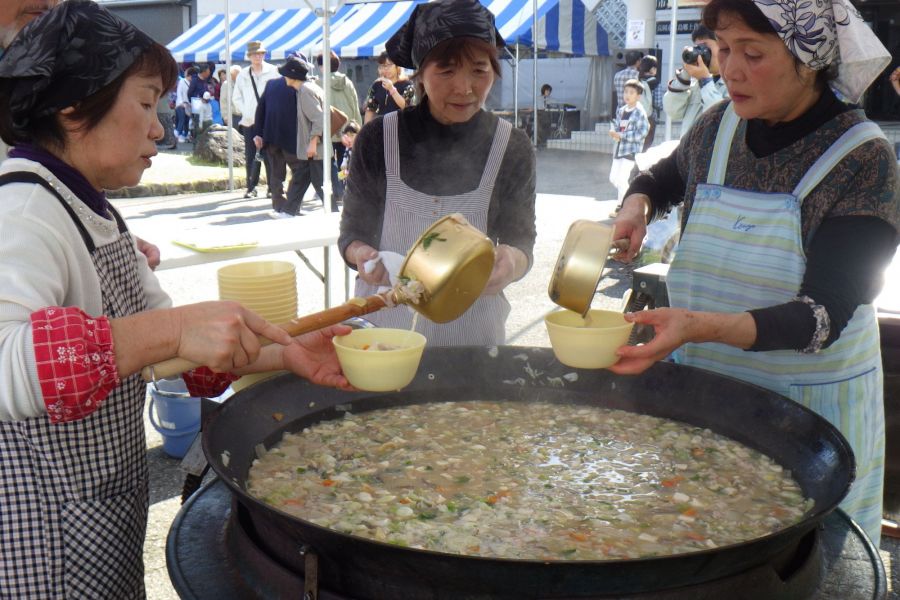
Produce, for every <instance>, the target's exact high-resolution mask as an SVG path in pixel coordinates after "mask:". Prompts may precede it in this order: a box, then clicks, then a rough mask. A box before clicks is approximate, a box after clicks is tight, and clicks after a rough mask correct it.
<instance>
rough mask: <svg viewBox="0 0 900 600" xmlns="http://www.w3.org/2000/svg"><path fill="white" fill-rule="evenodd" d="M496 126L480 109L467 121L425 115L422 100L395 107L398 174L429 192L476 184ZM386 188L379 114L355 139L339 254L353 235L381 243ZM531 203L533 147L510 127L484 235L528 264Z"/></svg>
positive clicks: (451, 191) (448, 191) (532, 231)
mask: <svg viewBox="0 0 900 600" xmlns="http://www.w3.org/2000/svg"><path fill="white" fill-rule="evenodd" d="M496 128H497V116H496V115H493V114H491V113H488V112H485V111H481V112H479V113H478V114H476V115H475V116H474V117H472V119H470V120H469V121H467V122H466V123H460V124H455V125H442V124H441V123H438V122H437V121H435V120H434V118H433V117H432V116H431V112H430V111H429V109H428V102H427V99H425V100H424V101H423V102H422V103H420V104H419V105H417V106H412V107H408V108H406V109H404V110H403V111H400V113H399V117H398V124H397V134H398V145H399V151H400V177H401V179H402V180H403V181H404V183H406V184H407V185H408V186H409V187H411V188H413V189H415V190H418V191H419V192H422V193H423V194H429V195H435V196H451V195H457V194H462V193H464V192H467V191H471V190H473V189H475V188H477V187H478V184H479V182H480V181H481V176H482V173H483V171H484V168H485V165H486V163H487V158H488V154H489V153H490V149H491V144H492V143H493V139H494V132H495V130H496ZM386 193H387V178H386V169H385V163H384V127H383V118H382V117H377V118H375V119H373V120H372V121H370V122H369V123H367V124H366V125H365V126H364V127H363V128H362V130H361V131H360V132H359V135H358V136H357V137H356V141H355V142H354V144H353V154H352V158H351V163H350V176H349V177H348V178H347V188H346V191H345V192H344V211H343V214H342V216H341V233H340V237H339V239H338V247H339V248H340V251H341V256H344V257H345V260H346V256H345V251H346V249H347V246H349V245H350V243H351V242H353V241H354V240H359V241H361V242H364V243H366V244H368V245H370V246H372V247H373V248H378V247H379V242H380V240H381V229H382V223H383V220H384V208H385V196H386ZM534 202H535V156H534V150H533V148H532V147H531V143H530V142H529V140H528V137H527V136H526V135H525V133H524V132H523V131H522V130H520V129H513V130H512V132H511V134H510V137H509V142H508V144H507V146H506V153H505V154H504V155H503V160H502V162H501V163H500V170H499V171H498V173H497V180H496V182H495V183H494V190H493V193H492V195H491V201H490V206H489V208H488V225H487V231H486V232H485V233H486V234H487V236H488V237H489V238H490V239H491V240H493V241H494V243H496V244H507V245H509V246H513V247H515V248H518V249H519V250H521V251H522V252H524V253H525V256H526V257H528V266H529V269H530V268H531V264H532V261H533V250H534V240H535V236H536V228H535V222H534V220H535V216H534V210H535V208H534ZM350 266H351V267H353V268H355V267H356V265H352V264H351V265H350Z"/></svg>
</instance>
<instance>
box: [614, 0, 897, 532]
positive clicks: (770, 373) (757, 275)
mask: <svg viewBox="0 0 900 600" xmlns="http://www.w3.org/2000/svg"><path fill="white" fill-rule="evenodd" d="M703 22H704V25H706V26H707V27H709V28H710V29H711V30H713V31H714V32H715V34H716V38H717V40H718V62H719V65H720V72H721V74H722V77H723V79H724V80H725V82H726V84H727V86H728V94H729V96H730V98H731V99H730V100H726V101H723V102H720V103H719V104H717V105H715V106H712V107H711V108H709V109H708V110H706V111H705V112H704V113H703V114H702V115H700V116H699V117H698V118H697V121H695V123H694V125H693V126H692V127H691V129H690V131H688V132H687V134H686V136H685V137H683V138H681V143H680V145H679V146H678V148H677V150H676V151H675V152H674V154H672V155H671V156H669V157H667V158H664V159H663V160H661V161H659V162H658V163H656V164H655V165H653V166H652V167H651V168H650V169H649V171H648V172H646V173H642V174H641V175H640V176H639V177H637V178H636V179H635V180H634V181H633V182H632V184H631V187H630V188H629V190H628V192H627V194H626V197H625V202H624V205H623V207H622V210H621V211H620V212H619V216H618V217H617V219H616V237H617V238H619V237H628V238H630V240H631V247H630V248H629V249H628V250H627V252H626V253H625V256H624V258H632V257H634V255H635V254H636V253H637V252H638V251H639V249H640V245H641V242H642V240H643V239H644V234H645V233H646V225H647V220H648V219H649V218H652V217H653V216H661V215H664V214H666V213H667V212H668V211H669V210H670V209H671V208H672V207H673V206H676V205H680V206H681V207H682V215H681V231H682V234H681V240H680V242H679V245H678V251H677V253H676V255H675V260H674V262H673V263H672V266H671V268H670V269H669V274H668V277H667V285H668V292H669V300H670V302H671V305H672V307H671V308H662V309H657V310H652V311H642V312H640V313H635V314H634V315H633V316H629V317H627V318H628V319H629V320H633V321H634V322H635V323H642V324H645V325H652V326H653V327H654V329H655V331H656V337H654V339H653V340H651V341H650V342H649V343H647V344H644V345H642V346H628V347H623V348H620V349H619V351H618V352H619V354H620V355H621V356H622V359H621V360H620V361H619V362H618V363H617V364H616V365H615V366H613V367H612V370H613V371H615V372H617V373H621V374H626V373H627V374H633V373H638V372H640V371H643V370H644V369H646V368H648V367H650V366H651V365H652V364H653V362H654V361H656V360H660V359H664V358H666V357H667V356H669V354H670V353H673V351H674V359H675V360H676V361H677V362H679V363H682V364H687V365H692V366H695V367H699V368H703V369H707V370H711V371H715V372H718V373H723V374H725V375H731V376H733V377H737V378H739V379H742V380H744V381H748V382H750V383H754V384H757V385H760V386H762V387H765V388H768V389H770V390H773V391H775V392H778V393H780V394H782V395H784V396H787V397H789V398H791V399H792V400H795V401H796V402H798V403H800V404H802V405H804V406H806V407H807V408H809V409H811V410H814V411H815V412H817V413H818V414H820V415H822V416H823V417H824V418H826V419H828V420H829V421H830V422H831V423H832V424H833V425H834V426H835V427H837V428H838V429H839V430H840V431H841V433H842V434H843V435H844V436H845V437H846V438H847V440H848V441H849V442H850V445H851V446H852V448H853V453H854V455H855V457H856V480H855V481H854V483H853V487H852V488H851V490H850V492H849V494H848V495H847V496H846V498H845V499H844V501H843V502H842V503H841V508H842V509H844V510H845V511H846V512H847V513H848V514H849V515H850V516H851V517H852V518H853V519H854V520H855V521H856V522H857V523H859V524H860V526H862V528H863V529H864V530H865V531H866V533H867V534H868V535H869V537H870V538H871V539H872V541H873V542H874V543H875V545H876V546H877V545H878V539H879V536H880V531H881V503H882V496H883V488H884V456H885V439H884V406H883V391H884V390H883V383H882V364H881V352H880V348H879V343H878V322H877V319H876V316H875V310H874V308H873V306H872V301H873V300H874V298H875V297H876V296H877V294H878V291H879V289H880V288H881V286H882V285H883V279H882V273H883V271H884V269H885V267H886V266H887V265H888V264H889V263H890V261H891V258H892V257H893V255H894V252H895V250H896V247H897V242H898V240H900V236H898V231H900V173H898V169H897V164H896V159H895V157H894V156H893V152H892V150H891V147H890V145H889V144H888V141H887V140H886V139H885V137H884V133H883V132H882V131H881V129H880V128H879V127H878V126H877V125H875V124H874V123H872V122H870V121H868V120H867V119H866V116H865V113H864V112H863V111H862V110H859V108H858V107H856V106H853V105H852V104H849V103H850V102H854V103H855V102H858V101H859V99H860V97H861V96H862V94H863V92H864V91H865V90H866V88H868V87H869V85H870V84H871V83H872V81H874V79H875V78H876V77H877V76H878V75H879V73H880V72H881V71H882V70H883V69H884V68H885V67H886V66H887V64H888V63H889V62H890V54H888V52H887V50H886V49H885V48H884V46H883V45H882V44H881V42H880V41H879V40H878V38H876V37H875V34H874V33H873V32H872V30H871V29H869V27H868V26H867V25H866V23H865V22H864V21H863V20H862V19H861V17H860V16H859V14H858V13H857V12H856V9H854V8H853V6H852V5H851V4H850V2H849V0H825V1H820V2H813V3H810V2H802V1H800V0H779V1H778V2H772V1H770V0H711V1H710V2H709V3H708V4H707V5H706V7H705V8H704V9H703ZM838 94H839V95H838ZM842 99H844V100H842ZM722 401H723V402H727V401H728V399H727V398H723V399H722Z"/></svg>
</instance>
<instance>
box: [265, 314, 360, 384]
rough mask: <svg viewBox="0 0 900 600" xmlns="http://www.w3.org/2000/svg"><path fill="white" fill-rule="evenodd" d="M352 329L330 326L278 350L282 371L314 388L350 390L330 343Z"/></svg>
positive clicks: (298, 338) (304, 335) (303, 336)
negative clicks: (335, 337)
mask: <svg viewBox="0 0 900 600" xmlns="http://www.w3.org/2000/svg"><path fill="white" fill-rule="evenodd" d="M351 331H353V329H352V328H351V327H348V326H347V325H333V326H331V327H326V328H324V329H319V330H318V331H313V332H310V333H306V334H303V335H300V336H297V337H295V338H294V343H293V344H290V345H288V346H285V347H284V349H283V350H282V354H281V357H282V360H283V361H284V368H285V369H288V370H290V371H291V372H293V373H294V374H295V375H299V376H300V377H303V378H304V379H307V380H309V381H311V382H312V383H315V384H317V385H325V386H330V387H336V388H338V389H342V390H348V391H349V390H353V389H354V388H353V386H351V385H350V382H348V381H347V378H346V377H344V374H343V373H342V372H341V365H340V363H339V362H338V358H337V353H336V352H335V350H334V344H333V343H332V342H331V339H332V338H333V337H334V336H336V335H348V334H349V333H350V332H351Z"/></svg>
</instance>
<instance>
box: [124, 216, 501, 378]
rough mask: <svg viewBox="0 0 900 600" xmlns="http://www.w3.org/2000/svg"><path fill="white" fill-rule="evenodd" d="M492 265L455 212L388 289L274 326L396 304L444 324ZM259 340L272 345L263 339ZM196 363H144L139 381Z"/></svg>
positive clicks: (320, 323)
mask: <svg viewBox="0 0 900 600" xmlns="http://www.w3.org/2000/svg"><path fill="white" fill-rule="evenodd" d="M493 268H494V245H493V243H491V240H489V239H488V238H487V237H485V235H484V233H482V232H481V231H479V230H478V229H476V228H475V227H472V226H471V225H470V224H469V223H468V222H467V221H466V220H465V218H464V217H462V216H461V215H447V216H445V217H443V218H441V219H439V220H438V221H436V222H435V223H434V224H432V225H431V227H429V228H428V229H427V230H426V231H425V232H424V233H423V234H422V235H421V236H420V237H419V239H418V240H417V241H416V243H415V244H414V245H413V247H412V248H410V250H409V252H407V254H406V259H405V260H404V261H403V265H402V266H401V267H400V274H399V277H398V279H399V280H400V283H399V284H398V285H396V286H394V287H393V288H392V289H390V290H387V291H385V292H383V293H380V294H375V295H372V296H368V297H366V298H351V299H350V300H348V301H347V302H345V303H344V304H341V305H340V306H335V307H333V308H329V309H326V310H323V311H319V312H316V313H312V314H309V315H305V316H302V317H297V318H296V319H292V320H291V321H289V322H287V323H281V324H279V325H278V327H279V328H281V329H283V330H284V331H286V332H288V333H289V334H290V335H291V336H297V335H301V334H304V333H308V332H310V331H315V330H317V329H321V328H323V327H327V326H329V325H335V324H337V323H340V322H342V321H345V320H347V319H349V318H351V317H359V316H362V315H366V314H368V313H372V312H375V311H378V310H381V309H382V308H385V307H389V306H396V305H399V304H406V305H408V306H410V307H412V308H413V309H414V310H415V311H416V312H418V313H421V314H422V315H423V316H425V317H427V318H428V319H430V320H432V321H434V322H435V323H446V322H448V321H452V320H454V319H456V318H458V317H459V316H460V315H462V314H463V313H464V312H466V310H468V309H469V307H470V306H472V304H474V302H475V300H477V299H478V296H480V295H481V292H482V290H484V286H485V285H486V284H487V281H488V278H490V275H491V270H492V269H493ZM412 282H418V283H412ZM260 342H261V343H262V344H263V345H266V344H271V343H272V342H271V341H270V340H268V339H265V338H260ZM198 366H199V365H197V364H195V363H192V362H191V361H189V360H187V359H183V358H172V359H169V360H165V361H162V362H159V363H156V364H154V365H150V366H147V367H144V369H143V370H142V371H141V374H142V375H143V377H144V380H145V381H155V380H158V379H165V378H168V377H172V376H175V375H178V374H180V373H184V372H185V371H189V370H191V369H194V368H196V367H198Z"/></svg>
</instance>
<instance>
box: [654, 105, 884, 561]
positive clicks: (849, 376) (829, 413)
mask: <svg viewBox="0 0 900 600" xmlns="http://www.w3.org/2000/svg"><path fill="white" fill-rule="evenodd" d="M739 121H740V119H739V117H738V116H737V115H736V114H735V113H734V110H733V108H732V107H731V106H729V108H728V109H727V110H726V111H725V114H724V116H723V118H722V122H721V124H720V125H719V131H718V134H717V137H716V142H715V146H714V149H713V156H712V163H711V164H710V168H709V174H708V176H707V182H706V183H704V184H700V185H699V186H698V187H697V192H696V196H695V198H694V205H693V208H692V209H691V214H690V216H689V218H688V221H687V225H686V227H685V230H684V235H683V236H682V238H681V243H680V244H679V247H678V253H677V254H676V256H675V260H674V262H673V263H672V266H671V269H670V270H669V275H668V288H669V298H670V300H671V304H672V306H677V307H681V308H687V309H689V310H695V311H715V312H730V313H735V312H741V311H745V310H748V309H752V308H759V307H764V306H773V305H778V304H782V303H785V302H789V301H791V300H792V299H793V298H794V297H795V296H796V294H797V290H799V289H800V284H801V282H802V279H803V273H804V271H805V269H806V257H805V255H804V252H803V244H802V240H801V225H800V206H801V204H802V202H803V199H804V198H805V197H806V195H807V194H809V193H810V192H811V191H812V190H813V189H814V188H815V187H816V186H817V185H818V184H819V183H820V182H821V181H822V179H823V178H824V177H825V176H826V175H827V174H828V173H829V172H830V171H831V169H832V168H834V167H835V165H837V164H838V163H839V162H840V161H841V160H842V159H843V158H844V157H845V156H846V155H847V154H848V153H849V152H850V151H852V150H853V149H854V148H856V147H857V146H859V145H860V144H862V143H864V142H866V141H868V140H871V139H874V138H876V137H879V136H882V135H883V134H882V133H881V130H880V129H879V128H878V127H877V126H876V125H875V124H874V123H869V122H865V123H859V124H857V125H855V126H853V127H851V128H850V129H848V130H847V131H846V132H845V133H844V134H843V135H842V136H841V137H840V139H838V140H837V141H836V142H835V143H834V144H833V145H832V146H831V148H829V149H828V150H827V151H826V152H825V153H824V154H823V155H822V156H821V157H820V158H819V159H818V160H817V161H816V163H815V164H814V165H813V166H812V167H811V168H810V169H809V171H807V172H806V174H805V175H804V176H803V177H802V179H801V180H800V182H799V183H798V184H797V187H796V188H795V189H794V190H793V191H792V192H791V193H789V194H788V193H759V192H750V191H746V190H738V189H732V188H728V187H725V186H724V185H723V183H724V181H725V171H726V168H727V165H728V156H729V152H730V149H731V144H732V140H733V138H734V135H735V131H736V130H737V127H738V124H739ZM675 360H676V362H680V363H682V364H688V365H693V366H696V367H700V368H702V369H706V370H710V371H715V372H718V373H722V374H725V375H729V376H732V377H737V378H738V379H742V380H744V381H748V382H750V383H754V384H756V385H759V386H762V387H764V388H767V389H770V390H772V391H774V392H777V393H779V394H782V395H784V396H787V397H788V398H790V399H792V400H794V401H796V402H799V403H800V404H802V405H804V406H806V407H807V408H810V409H811V410H813V411H815V412H816V413H818V414H819V415H821V416H823V417H824V418H825V419H827V420H828V421H829V422H831V423H832V424H833V425H834V426H835V427H837V428H838V429H839V430H840V431H841V433H842V434H843V435H844V437H846V438H847V440H848V441H849V442H850V445H851V447H852V448H853V452H854V454H855V456H856V480H855V482H854V483H853V487H852V488H851V490H850V493H849V494H848V495H847V497H846V498H845V499H844V501H843V502H842V503H841V508H842V509H844V510H845V511H846V512H847V513H848V514H849V515H850V516H851V517H852V518H853V519H854V520H855V521H856V522H857V523H859V524H860V525H861V526H862V528H863V529H864V530H865V531H866V533H867V534H868V535H869V537H870V538H871V539H872V541H873V542H874V543H875V545H876V546H877V545H878V543H879V539H880V536H881V503H882V496H883V486H884V451H885V450H884V405H883V395H884V389H883V384H882V367H881V352H880V344H879V336H878V322H877V320H876V317H875V310H874V309H873V307H872V305H871V304H867V305H865V306H860V307H858V308H857V309H856V312H854V314H853V317H852V319H851V320H850V322H849V323H848V324H847V327H846V328H845V329H844V330H843V331H842V332H841V336H840V338H839V339H838V340H837V341H836V342H835V343H834V344H832V345H831V346H829V347H828V348H825V349H823V350H821V351H820V352H818V353H816V354H802V353H799V352H796V351H794V350H778V351H770V352H746V351H744V350H741V349H738V348H734V347H731V346H726V345H724V344H717V343H704V344H686V345H685V346H683V347H682V348H680V349H679V350H678V351H676V353H675ZM723 401H726V399H724V398H723Z"/></svg>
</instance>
